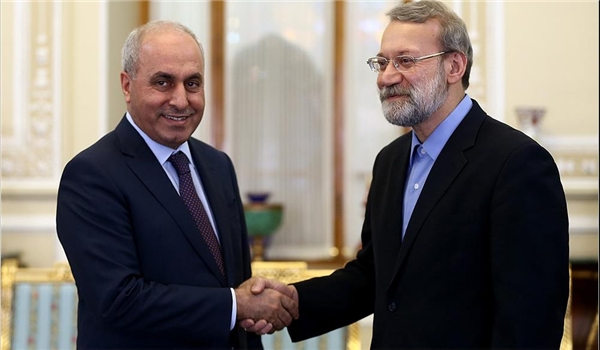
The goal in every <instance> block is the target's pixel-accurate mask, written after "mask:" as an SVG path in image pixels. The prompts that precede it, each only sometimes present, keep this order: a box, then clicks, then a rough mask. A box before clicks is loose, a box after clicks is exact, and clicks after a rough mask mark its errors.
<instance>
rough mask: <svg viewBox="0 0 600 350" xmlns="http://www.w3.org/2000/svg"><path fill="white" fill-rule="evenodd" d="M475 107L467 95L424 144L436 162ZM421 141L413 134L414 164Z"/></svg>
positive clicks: (411, 155)
mask: <svg viewBox="0 0 600 350" xmlns="http://www.w3.org/2000/svg"><path fill="white" fill-rule="evenodd" d="M472 106H473V101H472V100H471V98H470V97H469V95H467V94H465V97H464V98H463V99H462V101H460V103H459V104H458V105H457V106H456V108H454V110H453V111H452V112H451V113H450V114H449V115H448V117H446V119H444V120H443V121H442V122H441V123H440V125H438V126H437V127H436V128H435V130H433V132H432V133H431V135H429V137H428V138H427V140H425V142H423V144H422V145H423V148H424V149H425V151H427V154H428V155H429V156H430V157H431V158H432V159H433V160H434V161H435V160H436V159H437V157H438V156H439V155H440V153H441V152H442V149H443V148H444V146H445V145H446V142H448V139H450V136H452V133H453V132H454V130H456V128H457V127H458V125H459V124H460V122H462V120H463V119H464V118H465V116H466V115H467V113H468V112H469V111H470V110H471V107H472ZM420 144H421V142H419V139H418V138H417V135H416V134H415V132H414V131H413V132H412V142H411V147H410V149H411V152H410V161H411V164H412V157H413V152H412V150H414V149H415V146H418V145H420Z"/></svg>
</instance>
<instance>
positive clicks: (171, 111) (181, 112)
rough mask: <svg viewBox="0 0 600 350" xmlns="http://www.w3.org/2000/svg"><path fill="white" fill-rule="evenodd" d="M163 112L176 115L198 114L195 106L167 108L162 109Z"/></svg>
mask: <svg viewBox="0 0 600 350" xmlns="http://www.w3.org/2000/svg"><path fill="white" fill-rule="evenodd" d="M160 113H161V114H163V115H176V116H186V117H189V116H191V115H194V114H196V110H194V109H193V108H186V109H182V110H179V109H176V108H175V109H167V110H162V111H160Z"/></svg>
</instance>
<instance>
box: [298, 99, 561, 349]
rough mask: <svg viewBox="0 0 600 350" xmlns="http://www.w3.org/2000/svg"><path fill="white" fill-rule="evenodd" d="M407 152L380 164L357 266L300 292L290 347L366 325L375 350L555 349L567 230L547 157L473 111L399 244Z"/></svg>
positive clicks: (401, 147) (404, 147) (395, 149)
mask: <svg viewBox="0 0 600 350" xmlns="http://www.w3.org/2000/svg"><path fill="white" fill-rule="evenodd" d="M410 145H411V136H410V133H409V134H406V135H404V136H401V137H399V138H398V139H396V140H395V141H394V142H392V143H391V144H389V145H388V146H386V147H385V148H384V149H383V150H382V151H381V152H380V153H379V155H378V156H377V159H376V161H375V165H374V168H373V180H372V184H371V188H370V191H369V195H368V200H367V207H366V214H365V221H364V225H363V229H362V244H363V248H362V249H361V250H360V251H359V252H358V254H357V257H356V259H355V260H353V261H351V262H349V263H348V264H347V265H346V266H345V267H344V268H342V269H340V270H338V271H336V272H334V273H333V274H332V275H331V276H328V277H324V278H319V279H314V280H309V281H306V282H300V283H298V284H296V288H297V290H298V295H299V298H300V300H299V303H300V304H299V305H300V318H299V319H298V320H297V321H294V322H293V324H292V326H291V327H290V328H289V332H290V335H291V336H292V339H293V340H294V341H298V340H302V339H305V338H308V337H312V336H315V335H317V334H321V333H323V332H326V331H329V330H331V329H334V328H337V327H340V326H342V325H346V324H349V323H351V322H354V321H357V320H359V319H360V318H362V317H365V316H367V315H369V314H371V313H374V318H373V338H372V343H371V345H372V348H374V349H399V348H420V349H425V348H446V349H466V348H523V349H531V348H554V349H558V347H559V344H560V340H561V336H562V331H563V318H564V315H565V310H566V305H567V298H568V292H569V275H568V273H569V272H568V268H569V267H568V264H569V256H568V254H569V252H568V219H567V209H566V201H565V195H564V191H563V188H562V185H561V183H560V179H559V173H558V170H557V167H556V165H555V163H554V161H553V159H552V157H551V156H550V154H549V153H548V152H547V151H546V150H544V149H543V148H542V147H541V146H540V145H538V144H537V143H536V142H534V141H533V140H532V139H530V138H529V137H527V136H525V135H524V134H523V133H521V132H519V131H517V130H515V129H513V128H511V127H509V126H507V125H505V124H502V123H500V122H498V121H496V120H494V119H492V118H490V117H489V116H487V115H486V114H485V113H484V111H483V110H482V109H481V108H480V107H479V105H478V104H477V103H476V102H474V104H473V107H472V109H471V111H470V112H469V113H468V114H467V116H466V117H465V119H464V120H463V121H462V123H461V124H460V125H459V126H458V128H457V129H456V130H455V132H454V133H453V135H452V136H451V137H450V139H449V140H448V142H447V144H446V145H445V147H444V149H443V150H442V152H441V154H440V155H439V157H438V158H437V161H436V163H435V164H434V165H433V168H432V169H431V172H430V174H429V177H428V178H427V181H426V182H425V186H424V188H423V192H422V193H421V195H420V197H419V200H418V202H417V203H416V206H415V209H414V212H413V214H412V217H411V219H410V222H409V224H408V227H407V231H406V235H405V238H404V241H403V242H401V231H402V212H403V208H402V206H403V193H404V187H405V186H404V184H405V181H406V170H407V166H408V160H409V152H410Z"/></svg>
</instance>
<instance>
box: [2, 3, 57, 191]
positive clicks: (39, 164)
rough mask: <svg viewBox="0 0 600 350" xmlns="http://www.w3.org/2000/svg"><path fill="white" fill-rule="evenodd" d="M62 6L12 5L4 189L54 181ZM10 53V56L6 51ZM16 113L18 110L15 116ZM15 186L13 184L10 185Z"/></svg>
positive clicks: (4, 136)
mask: <svg viewBox="0 0 600 350" xmlns="http://www.w3.org/2000/svg"><path fill="white" fill-rule="evenodd" d="M60 6H61V5H60V3H59V2H57V3H50V2H45V1H41V2H15V3H13V7H12V9H13V13H12V15H13V16H14V17H13V18H14V20H13V24H14V26H13V27H14V28H13V29H14V30H13V33H21V34H18V35H21V36H22V37H21V39H22V40H21V39H19V40H17V37H16V35H17V34H13V35H15V36H13V37H12V38H13V39H14V40H13V46H12V51H13V52H12V61H11V62H12V66H13V67H11V68H13V71H15V69H16V70H17V71H15V74H14V76H13V79H23V80H24V81H21V82H18V83H17V82H15V83H14V84H13V86H14V87H16V89H13V91H12V97H13V101H12V105H13V106H15V108H14V110H12V111H8V113H6V112H7V111H4V110H3V112H5V113H3V116H2V117H3V118H10V119H12V120H11V122H9V123H7V124H8V125H12V126H15V127H14V128H9V130H4V128H3V130H2V168H1V174H2V180H3V186H6V184H8V185H9V186H8V187H14V186H16V187H19V186H20V187H23V188H27V187H29V186H28V185H29V184H31V183H32V182H33V183H42V184H43V185H42V186H43V187H45V186H48V185H51V184H53V183H56V181H57V179H58V176H59V172H60V169H59V160H60V147H59V144H60V143H59V142H60V98H59V96H60V91H58V90H59V88H58V86H59V85H58V84H57V82H58V79H59V77H60V30H58V29H59V28H60V26H59V23H60ZM9 54H10V53H9ZM19 111H20V112H19ZM11 185H14V186H11Z"/></svg>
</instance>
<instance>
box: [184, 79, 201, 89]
mask: <svg viewBox="0 0 600 350" xmlns="http://www.w3.org/2000/svg"><path fill="white" fill-rule="evenodd" d="M186 85H187V89H188V90H199V89H200V88H201V87H202V84H201V83H200V82H199V81H188V82H187V83H186Z"/></svg>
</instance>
